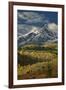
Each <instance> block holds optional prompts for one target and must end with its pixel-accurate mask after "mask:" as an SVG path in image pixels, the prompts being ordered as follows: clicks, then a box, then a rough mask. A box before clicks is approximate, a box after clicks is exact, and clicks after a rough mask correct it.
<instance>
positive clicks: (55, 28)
mask: <svg viewBox="0 0 66 90" xmlns="http://www.w3.org/2000/svg"><path fill="white" fill-rule="evenodd" d="M48 28H49V30H52V31H53V30H54V31H58V25H57V24H55V23H49V24H48Z"/></svg>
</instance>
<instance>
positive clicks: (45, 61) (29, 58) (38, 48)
mask: <svg viewBox="0 0 66 90" xmlns="http://www.w3.org/2000/svg"><path fill="white" fill-rule="evenodd" d="M57 49H58V48H57V43H48V44H45V45H35V44H30V45H24V46H22V47H20V48H18V67H17V70H18V71H17V73H18V76H17V78H18V80H22V79H40V78H55V77H57V76H58V71H57V68H58V55H57V54H58V50H57Z"/></svg>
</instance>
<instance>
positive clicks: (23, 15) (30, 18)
mask: <svg viewBox="0 0 66 90" xmlns="http://www.w3.org/2000/svg"><path fill="white" fill-rule="evenodd" d="M18 18H20V19H21V20H25V23H30V24H31V23H39V22H44V19H45V16H44V15H41V14H39V13H37V12H27V11H25V12H24V11H23V12H18Z"/></svg>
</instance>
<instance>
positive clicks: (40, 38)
mask: <svg viewBox="0 0 66 90" xmlns="http://www.w3.org/2000/svg"><path fill="white" fill-rule="evenodd" d="M57 38H58V33H57V31H56V30H53V31H52V30H49V28H48V26H47V25H44V26H43V27H42V28H41V29H40V30H37V29H33V30H31V31H30V32H29V33H27V34H25V35H22V34H21V35H19V36H18V46H21V45H25V44H28V43H36V44H42V43H44V42H48V41H55V42H56V41H57Z"/></svg>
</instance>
